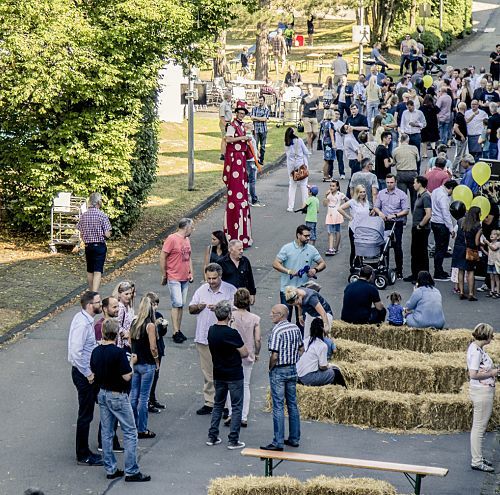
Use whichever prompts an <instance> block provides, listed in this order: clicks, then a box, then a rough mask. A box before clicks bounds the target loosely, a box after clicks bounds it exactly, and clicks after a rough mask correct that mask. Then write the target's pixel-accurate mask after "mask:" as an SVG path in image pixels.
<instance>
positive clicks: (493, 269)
mask: <svg viewBox="0 0 500 495" xmlns="http://www.w3.org/2000/svg"><path fill="white" fill-rule="evenodd" d="M486 273H490V274H492V275H498V272H497V268H496V266H495V265H488V268H487V269H486Z"/></svg>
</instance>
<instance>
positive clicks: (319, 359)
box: [297, 318, 347, 388]
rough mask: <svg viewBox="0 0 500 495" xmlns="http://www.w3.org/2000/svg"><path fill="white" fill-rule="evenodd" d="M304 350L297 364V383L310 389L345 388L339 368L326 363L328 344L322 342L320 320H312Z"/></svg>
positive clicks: (322, 332) (321, 323) (322, 335)
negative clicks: (324, 386)
mask: <svg viewBox="0 0 500 495" xmlns="http://www.w3.org/2000/svg"><path fill="white" fill-rule="evenodd" d="M304 349H305V351H304V353H303V354H302V356H300V359H299V361H298V362H297V374H298V376H299V383H301V384H302V385H308V386H311V387H320V386H322V385H342V386H344V387H346V388H347V386H346V383H345V380H344V377H343V376H342V373H341V372H340V370H339V368H337V366H333V365H331V364H329V363H328V357H327V354H328V344H327V343H326V342H325V341H324V327H323V320H322V319H321V318H314V320H313V321H312V322H311V334H310V337H309V339H306V341H305V342H304Z"/></svg>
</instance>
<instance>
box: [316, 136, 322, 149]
mask: <svg viewBox="0 0 500 495" xmlns="http://www.w3.org/2000/svg"><path fill="white" fill-rule="evenodd" d="M316 149H317V150H318V151H323V140H322V139H320V138H318V145H317V146H316Z"/></svg>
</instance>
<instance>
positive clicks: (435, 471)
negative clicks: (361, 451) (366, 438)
mask: <svg viewBox="0 0 500 495" xmlns="http://www.w3.org/2000/svg"><path fill="white" fill-rule="evenodd" d="M241 455H243V456H248V457H259V458H260V459H261V460H262V461H265V475H266V476H272V475H273V470H274V468H276V467H278V466H279V465H280V464H281V463H282V462H283V461H292V462H311V463H313V464H327V465H330V466H345V467H351V468H360V469H374V470H378V471H392V472H395V473H403V474H404V475H405V477H406V479H407V480H408V481H409V482H410V484H411V485H412V487H413V488H414V490H415V492H414V493H415V494H416V495H419V494H420V489H421V485H422V479H423V478H425V477H426V476H441V477H444V476H446V475H447V474H448V469H445V468H437V467H429V466H415V465H412V464H399V463H394V462H382V461H368V460H363V459H348V458H346V457H330V456H327V455H315V454H300V453H298V452H274V451H271V450H262V449H243V450H242V451H241ZM275 460H276V461H279V462H278V463H277V464H274V465H273V461H275ZM412 474H413V475H415V478H413V477H412V476H411V475H412Z"/></svg>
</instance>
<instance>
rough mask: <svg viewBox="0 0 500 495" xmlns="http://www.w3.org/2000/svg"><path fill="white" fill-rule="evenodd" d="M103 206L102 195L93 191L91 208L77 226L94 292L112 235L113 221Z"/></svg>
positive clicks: (90, 199)
mask: <svg viewBox="0 0 500 495" xmlns="http://www.w3.org/2000/svg"><path fill="white" fill-rule="evenodd" d="M101 206H102V196H101V195H100V194H99V193H92V194H91V195H90V197H89V208H88V210H87V211H86V212H85V213H83V214H82V216H81V217H80V220H79V222H78V224H77V226H76V228H77V229H78V230H79V231H80V234H81V236H82V239H83V242H84V243H85V258H86V260H87V281H88V284H89V290H91V291H94V292H98V291H99V285H100V284H101V276H102V272H103V270H104V262H105V260H106V251H107V247H106V239H109V237H110V236H111V223H110V221H109V218H108V216H107V215H106V214H105V213H103V212H102V211H101Z"/></svg>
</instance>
